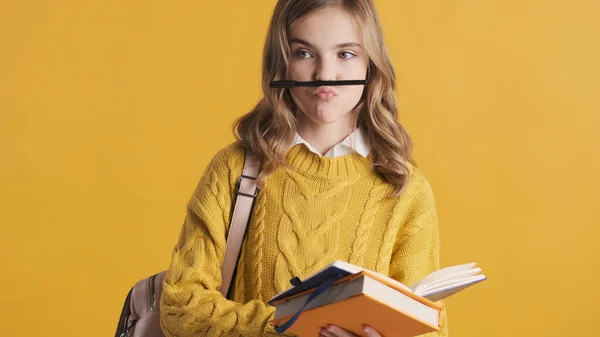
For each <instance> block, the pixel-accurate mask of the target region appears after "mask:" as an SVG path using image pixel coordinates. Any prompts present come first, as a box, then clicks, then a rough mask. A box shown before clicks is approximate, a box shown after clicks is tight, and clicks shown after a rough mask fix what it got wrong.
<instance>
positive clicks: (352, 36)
mask: <svg viewBox="0 0 600 337" xmlns="http://www.w3.org/2000/svg"><path fill="white" fill-rule="evenodd" d="M290 28H291V29H290V32H289V41H290V50H291V53H292V55H291V61H290V79H291V80H294V81H314V80H324V81H327V80H363V79H365V78H366V76H367V67H368V64H369V62H368V57H367V56H366V53H365V51H364V50H363V47H362V41H361V39H360V33H359V29H358V27H356V25H355V23H354V21H353V20H352V17H351V16H350V14H348V13H347V12H346V11H345V10H344V9H341V8H327V9H323V10H319V11H316V12H314V13H310V14H308V15H306V16H305V17H303V18H301V19H299V20H298V21H296V22H295V23H294V24H293V25H292V27H290ZM363 89H364V85H349V86H333V87H318V88H315V87H297V88H292V89H290V92H291V95H292V98H293V100H294V102H295V103H296V105H297V106H298V109H299V111H298V119H299V122H301V123H302V121H303V119H304V120H306V119H308V120H309V121H310V122H312V123H316V124H331V123H339V124H340V125H343V126H346V125H348V126H351V124H352V123H353V120H354V118H353V116H351V110H352V109H353V108H354V107H355V106H356V105H357V104H358V102H359V100H360V97H361V95H362V92H363Z"/></svg>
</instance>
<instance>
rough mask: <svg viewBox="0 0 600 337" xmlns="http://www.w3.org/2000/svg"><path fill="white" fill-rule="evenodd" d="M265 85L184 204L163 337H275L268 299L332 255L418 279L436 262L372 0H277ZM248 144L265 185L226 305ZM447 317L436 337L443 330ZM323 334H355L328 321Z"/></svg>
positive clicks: (426, 191)
mask: <svg viewBox="0 0 600 337" xmlns="http://www.w3.org/2000/svg"><path fill="white" fill-rule="evenodd" d="M360 79H362V80H364V79H366V80H367V82H366V84H365V85H350V86H332V87H295V88H291V89H277V88H271V87H269V83H270V82H271V81H274V80H295V81H314V80H360ZM262 81H263V92H264V97H263V99H262V100H261V101H260V103H258V105H257V106H256V107H255V108H254V109H253V110H252V111H251V112H249V113H248V114H246V115H245V116H243V117H242V118H241V119H240V120H238V121H237V122H236V124H235V126H234V129H235V131H236V138H237V142H236V143H234V144H232V145H230V146H228V147H226V148H224V149H223V150H221V151H219V152H218V153H217V154H216V155H215V156H214V158H213V159H212V161H211V162H210V164H209V165H208V167H207V169H206V171H205V172H204V175H203V176H202V178H201V180H200V182H199V184H198V187H197V188H196V190H195V192H194V194H193V195H192V197H191V200H190V202H189V203H188V212H187V216H186V219H185V223H184V225H183V229H182V231H181V235H180V238H179V241H178V242H177V244H176V246H175V248H174V251H173V257H172V262H171V266H170V269H169V270H168V273H167V276H166V278H165V281H164V290H163V294H162V297H161V304H160V305H161V325H162V328H163V331H164V332H165V334H166V335H167V336H179V337H184V336H244V337H252V336H269V335H275V332H274V330H273V326H272V325H271V324H270V323H269V321H270V320H271V319H272V317H273V313H274V308H273V307H271V306H269V305H268V304H266V303H267V301H268V300H269V299H270V298H271V297H272V296H273V295H274V294H276V293H278V292H281V291H282V290H285V289H287V288H288V287H289V281H290V279H292V278H293V277H295V276H297V277H300V279H303V278H305V277H306V276H308V275H310V274H312V273H314V272H316V271H318V270H319V269H321V268H323V267H324V266H326V265H328V264H329V263H331V262H332V261H334V260H345V261H348V262H350V263H353V264H356V265H359V266H362V267H364V268H368V269H371V270H375V271H377V272H379V273H383V274H386V275H389V276H391V277H393V278H395V279H397V280H398V281H400V282H402V283H404V284H408V285H410V284H413V283H415V282H416V281H419V280H420V279H422V278H423V277H425V276H426V275H427V274H429V273H431V272H433V271H434V270H437V269H438V268H439V239H438V237H439V236H438V223H437V215H436V207H435V202H434V198H433V194H432V190H431V187H430V185H429V183H428V181H427V179H426V178H425V177H424V176H423V174H422V173H421V172H420V171H419V170H418V169H417V168H416V167H415V166H414V162H413V161H412V159H411V152H412V142H411V140H410V138H409V136H408V134H407V133H406V131H405V130H404V128H403V127H402V126H401V125H400V124H398V122H397V119H396V118H397V106H396V101H395V98H394V90H395V77H394V71H393V69H392V66H391V63H390V60H389V57H388V55H387V52H386V48H385V44H384V41H383V36H382V32H381V28H380V24H379V20H378V17H377V14H376V11H375V8H374V6H373V3H372V2H371V0H279V1H278V3H277V5H276V7H275V10H274V13H273V17H272V20H271V23H270V27H269V32H268V36H267V40H266V44H265V49H264V62H263V77H262ZM245 149H247V150H248V151H251V152H252V153H254V154H255V155H256V156H257V157H258V158H259V159H260V160H261V171H260V175H259V179H258V184H259V187H260V191H259V193H258V195H257V197H256V202H255V205H254V208H253V212H252V217H251V220H250V222H249V224H248V232H247V236H246V239H245V241H244V245H243V247H242V252H241V256H240V259H239V262H238V267H237V273H236V277H235V280H234V282H233V283H234V284H233V286H234V288H233V289H234V290H233V292H232V296H230V297H231V300H229V299H227V298H225V297H223V296H222V295H221V293H220V292H219V291H218V289H219V286H220V285H221V272H220V268H221V264H222V263H223V258H224V252H225V246H226V237H227V229H228V228H227V227H228V225H229V221H230V216H231V215H230V212H231V209H232V204H233V202H234V200H235V199H234V197H235V188H236V186H235V185H236V182H237V180H238V177H239V176H240V174H241V171H242V167H243V163H244V151H245ZM442 322H443V324H442V329H441V330H440V331H439V332H436V333H434V334H431V335H430V336H434V335H435V336H447V327H446V323H445V319H443V320H442ZM376 329H377V327H365V334H366V335H367V336H371V337H374V336H379V334H378V333H377V331H376ZM401 329H402V327H401V326H399V327H398V330H399V331H400V330H401ZM320 336H326V337H334V336H336V337H347V336H354V335H353V334H351V333H349V332H347V331H344V330H342V329H340V328H339V327H335V326H328V327H324V328H323V329H322V330H321V332H320ZM303 337H304V336H303Z"/></svg>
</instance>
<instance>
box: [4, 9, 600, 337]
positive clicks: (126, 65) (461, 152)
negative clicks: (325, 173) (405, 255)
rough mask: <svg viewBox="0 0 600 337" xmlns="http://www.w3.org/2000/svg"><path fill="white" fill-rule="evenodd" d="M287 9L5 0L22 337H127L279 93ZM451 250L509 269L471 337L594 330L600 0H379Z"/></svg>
mask: <svg viewBox="0 0 600 337" xmlns="http://www.w3.org/2000/svg"><path fill="white" fill-rule="evenodd" d="M274 3H275V1H273V0H270V1H265V0H260V1H241V0H239V1H228V2H224V1H223V2H217V1H203V0H201V1H114V0H102V1H74V0H70V1H69V0H60V1H31V0H19V1H17V0H4V1H2V2H0V146H1V152H0V158H1V159H0V160H1V165H0V190H1V192H0V195H1V199H0V203H1V206H2V207H1V211H0V226H1V232H0V247H1V248H0V249H1V259H0V265H1V268H2V273H1V275H2V276H1V277H0V299H1V300H0V303H1V305H0V322H1V329H2V332H1V333H0V334H1V335H3V336H50V337H54V336H56V337H59V336H60V337H64V336H90V337H100V336H110V335H112V334H113V333H114V330H115V328H116V323H117V320H118V316H119V314H120V311H121V307H122V304H123V300H124V298H125V295H126V293H127V291H128V290H129V287H130V286H131V285H132V284H133V283H134V282H135V281H137V280H138V279H141V278H143V277H145V276H148V275H150V274H152V273H154V272H157V271H160V270H162V269H165V268H166V267H167V266H168V263H169V260H170V252H171V248H172V245H173V244H174V242H175V240H176V238H177V235H178V233H179V230H180V226H181V224H182V221H183V217H184V215H185V204H186V202H187V200H188V198H189V196H190V195H191V193H192V191H193V188H194V187H195V185H196V183H197V181H198V179H199V178H200V175H201V173H202V171H203V169H204V167H205V166H206V164H207V161H208V160H209V158H211V156H212V155H213V154H214V153H215V152H216V151H217V150H218V149H220V148H222V147H223V146H225V145H226V144H228V143H229V142H231V141H232V139H233V138H232V136H231V133H230V131H229V128H230V124H231V123H232V122H233V120H234V119H235V118H236V117H238V116H239V115H241V114H242V113H244V112H246V111H248V110H249V109H250V108H251V107H252V106H253V105H254V104H255V103H256V101H257V100H258V99H259V98H260V91H259V78H260V65H261V53H262V47H263V41H264V38H265V33H266V28H267V24H268V20H269V17H270V15H271V11H272V8H273V6H274ZM376 4H377V6H378V9H379V11H380V14H381V19H382V22H383V25H384V27H383V28H384V33H385V38H386V41H387V43H388V47H389V50H390V53H391V55H392V58H393V62H394V65H395V67H396V71H397V74H398V83H399V96H400V100H401V109H402V116H401V120H402V122H403V123H404V124H405V125H406V127H407V128H408V130H409V131H410V132H411V134H412V136H413V137H414V140H415V144H416V150H415V151H416V159H417V161H418V162H419V165H420V166H421V168H422V169H423V171H424V172H425V173H426V175H427V176H428V178H429V180H430V181H431V183H432V185H433V187H434V192H435V193H436V198H437V202H438V207H439V213H440V219H441V220H440V221H441V222H440V224H441V234H442V264H443V265H444V266H447V265H452V264H458V263H463V262H469V261H476V262H478V263H479V264H480V265H481V267H482V268H483V269H484V271H485V274H486V275H487V276H488V277H489V280H488V281H486V283H484V284H481V285H478V286H476V287H474V288H472V289H469V290H466V291H465V292H464V293H461V294H460V295H457V296H455V297H453V298H450V299H449V300H448V301H447V305H448V314H449V317H450V321H449V323H450V325H449V327H450V331H451V334H452V335H453V336H460V337H463V336H486V337H495V336H502V337H506V336H546V337H550V336H557V337H558V336H561V337H564V336H592V335H595V334H597V328H596V326H595V324H592V322H593V321H595V320H596V319H597V317H596V316H597V314H596V308H597V302H598V300H599V299H600V298H599V291H598V290H597V286H598V284H599V283H600V272H599V270H598V269H599V268H598V267H600V263H599V262H598V261H599V259H600V250H599V249H598V245H599V241H598V235H599V234H600V230H599V227H600V226H598V221H597V212H598V210H599V209H600V183H599V179H598V173H599V172H600V159H599V158H598V156H599V154H600V151H599V146H600V135H599V132H598V124H599V123H600V94H599V93H600V81H599V78H600V62H598V60H600V42H599V41H600V14H599V13H600V2H598V1H592V0H589V1H584V0H579V1H571V2H566V1H541V0H540V1H535V0H522V1H500V0H496V1H491V0H490V1H475V0H471V1H458V0H444V1H427V0H402V1H392V0H387V1H384V0H379V1H376Z"/></svg>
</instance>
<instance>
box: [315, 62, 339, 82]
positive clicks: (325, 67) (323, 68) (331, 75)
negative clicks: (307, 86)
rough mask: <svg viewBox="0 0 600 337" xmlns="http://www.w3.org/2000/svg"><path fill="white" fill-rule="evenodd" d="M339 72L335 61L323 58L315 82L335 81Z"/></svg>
mask: <svg viewBox="0 0 600 337" xmlns="http://www.w3.org/2000/svg"><path fill="white" fill-rule="evenodd" d="M336 77H337V70H336V65H335V61H333V60H329V59H328V58H325V57H321V58H319V59H318V62H317V69H316V74H315V80H317V81H335V79H336Z"/></svg>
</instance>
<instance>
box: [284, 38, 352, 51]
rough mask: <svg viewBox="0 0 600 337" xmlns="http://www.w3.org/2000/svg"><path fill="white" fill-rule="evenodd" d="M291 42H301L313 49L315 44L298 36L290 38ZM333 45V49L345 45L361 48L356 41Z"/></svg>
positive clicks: (345, 46)
mask: <svg viewBox="0 0 600 337" xmlns="http://www.w3.org/2000/svg"><path fill="white" fill-rule="evenodd" d="M292 43H300V44H303V45H305V46H307V47H309V48H313V49H314V48H315V46H314V45H313V44H311V43H310V42H308V41H304V40H302V39H299V38H293V39H291V40H290V44H292ZM333 47H334V49H339V48H347V47H359V48H362V46H361V45H360V44H359V43H356V42H345V43H340V44H336V45H335V46H333Z"/></svg>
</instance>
